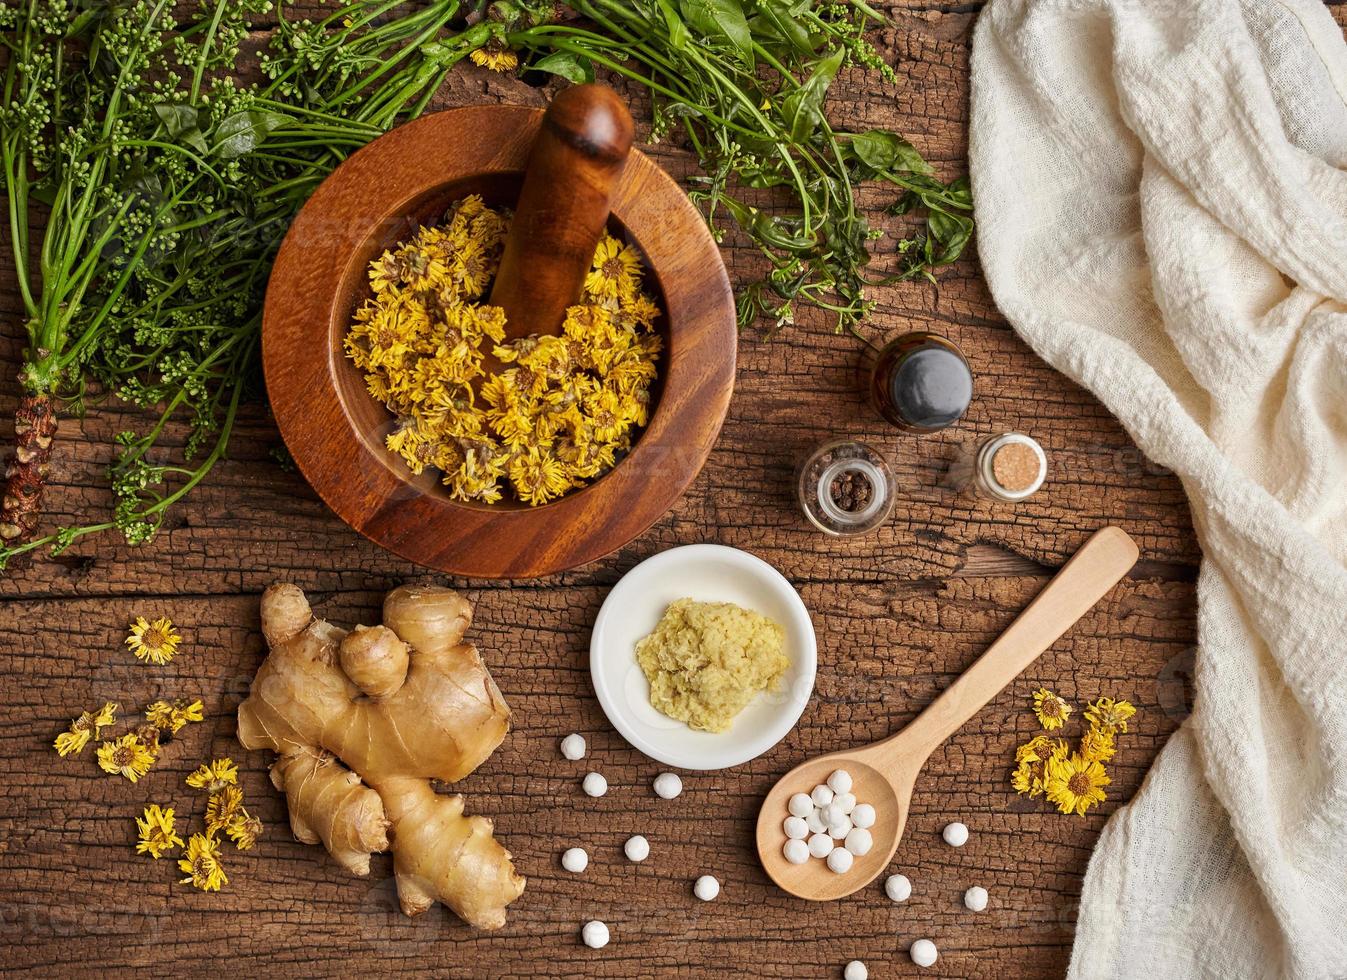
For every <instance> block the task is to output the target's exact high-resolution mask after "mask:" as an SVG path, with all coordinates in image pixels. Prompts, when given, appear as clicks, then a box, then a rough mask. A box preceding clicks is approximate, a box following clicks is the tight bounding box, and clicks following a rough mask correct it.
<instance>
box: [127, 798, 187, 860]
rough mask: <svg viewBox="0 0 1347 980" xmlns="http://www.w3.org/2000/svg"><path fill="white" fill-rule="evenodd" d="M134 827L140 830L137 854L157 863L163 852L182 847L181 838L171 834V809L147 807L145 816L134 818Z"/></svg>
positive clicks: (154, 805) (152, 805)
mask: <svg viewBox="0 0 1347 980" xmlns="http://www.w3.org/2000/svg"><path fill="white" fill-rule="evenodd" d="M136 827H137V828H138V829H139V830H140V840H139V841H138V842H137V843H136V853H137V854H148V855H149V856H150V857H152V858H154V859H155V860H156V861H157V860H159V858H160V857H162V856H163V853H164V851H167V850H169V849H170V848H174V847H181V846H182V838H181V837H179V836H178V835H177V834H175V833H173V808H172V807H169V808H168V809H167V810H161V809H160V808H159V806H158V804H151V805H150V806H147V807H146V808H145V815H144V816H143V817H137V818H136Z"/></svg>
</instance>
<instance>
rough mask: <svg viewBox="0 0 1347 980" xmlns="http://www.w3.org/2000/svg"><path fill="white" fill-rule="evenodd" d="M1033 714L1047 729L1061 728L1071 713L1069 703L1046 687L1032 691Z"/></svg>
mask: <svg viewBox="0 0 1347 980" xmlns="http://www.w3.org/2000/svg"><path fill="white" fill-rule="evenodd" d="M1034 714H1035V715H1037V716H1038V723H1039V724H1040V725H1042V726H1043V727H1044V728H1046V729H1047V730H1048V731H1054V730H1055V729H1058V728H1061V727H1062V725H1064V724H1065V723H1066V719H1067V718H1068V717H1069V716H1070V714H1071V705H1069V704H1067V703H1066V700H1065V699H1064V698H1061V697H1058V696H1057V695H1056V694H1053V693H1052V692H1051V691H1049V690H1048V689H1047V688H1046V687H1040V688H1039V689H1038V690H1037V691H1035V692H1034Z"/></svg>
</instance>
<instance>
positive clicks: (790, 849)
mask: <svg viewBox="0 0 1347 980" xmlns="http://www.w3.org/2000/svg"><path fill="white" fill-rule="evenodd" d="M781 853H782V854H784V855H785V857H786V860H787V861H789V862H790V863H791V864H804V863H805V862H806V861H808V860H809V845H808V844H806V843H805V842H804V841H802V840H793V839H792V840H788V841H786V846H785V847H783V848H782V849H781Z"/></svg>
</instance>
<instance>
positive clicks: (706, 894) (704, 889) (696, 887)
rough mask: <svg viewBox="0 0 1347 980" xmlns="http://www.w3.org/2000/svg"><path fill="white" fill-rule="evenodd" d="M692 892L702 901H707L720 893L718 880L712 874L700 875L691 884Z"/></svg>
mask: <svg viewBox="0 0 1347 980" xmlns="http://www.w3.org/2000/svg"><path fill="white" fill-rule="evenodd" d="M692 894H694V895H696V896H697V897H698V898H700V899H701V900H702V901H703V902H709V901H711V900H712V899H713V898H715V897H716V896H717V895H719V894H720V882H718V881H717V880H716V879H715V876H714V875H702V876H701V877H700V878H698V879H697V881H696V882H695V883H694V884H693V886H692Z"/></svg>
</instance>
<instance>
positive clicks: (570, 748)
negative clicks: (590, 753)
mask: <svg viewBox="0 0 1347 980" xmlns="http://www.w3.org/2000/svg"><path fill="white" fill-rule="evenodd" d="M561 754H562V755H563V756H565V757H566V758H567V759H570V760H571V761H572V762H574V761H576V760H577V759H583V758H584V757H585V737H584V736H583V735H577V734H575V733H574V732H571V734H569V735H567V736H566V737H565V738H563V739H562V740H561Z"/></svg>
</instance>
